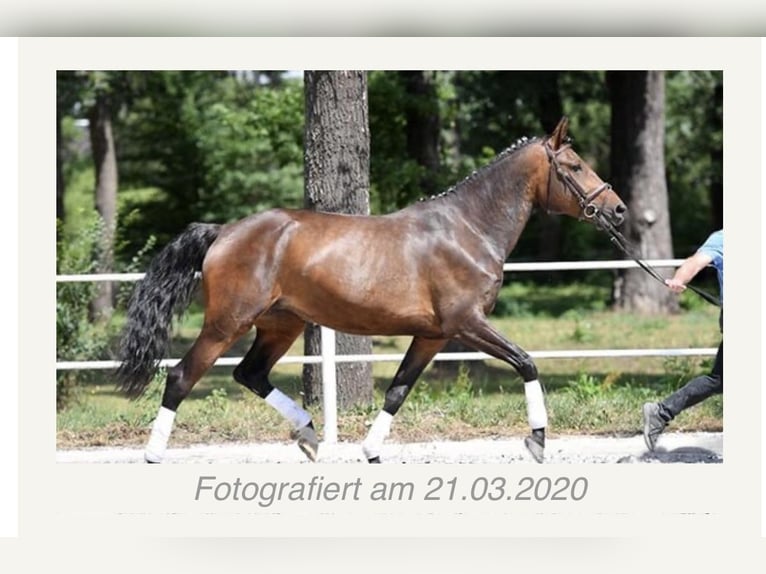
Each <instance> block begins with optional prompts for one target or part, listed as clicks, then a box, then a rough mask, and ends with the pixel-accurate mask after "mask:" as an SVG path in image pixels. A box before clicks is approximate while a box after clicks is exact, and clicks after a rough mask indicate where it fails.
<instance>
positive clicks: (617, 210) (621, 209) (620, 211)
mask: <svg viewBox="0 0 766 574" xmlns="http://www.w3.org/2000/svg"><path fill="white" fill-rule="evenodd" d="M626 211H628V208H627V207H626V205H625V204H624V203H618V204H617V207H615V208H614V212H615V213H616V214H617V215H623V214H624V213H625V212H626Z"/></svg>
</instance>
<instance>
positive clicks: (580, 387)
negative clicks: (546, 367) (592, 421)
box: [566, 373, 606, 400]
mask: <svg viewBox="0 0 766 574" xmlns="http://www.w3.org/2000/svg"><path fill="white" fill-rule="evenodd" d="M566 390H567V392H568V393H571V394H572V395H574V396H575V397H577V399H579V400H588V399H591V398H593V397H598V396H603V395H604V393H605V391H606V387H605V386H604V385H603V384H602V383H600V382H599V381H598V380H597V379H596V377H594V376H592V375H589V374H587V373H580V374H579V375H578V376H577V378H576V379H574V380H570V381H569V382H568V384H567V387H566Z"/></svg>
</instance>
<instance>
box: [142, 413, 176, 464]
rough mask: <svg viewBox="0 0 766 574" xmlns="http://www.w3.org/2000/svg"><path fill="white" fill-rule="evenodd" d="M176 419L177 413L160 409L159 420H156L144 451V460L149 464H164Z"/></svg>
mask: <svg viewBox="0 0 766 574" xmlns="http://www.w3.org/2000/svg"><path fill="white" fill-rule="evenodd" d="M175 418H176V413H175V411H171V410H170V409H166V408H165V407H160V411H159V412H158V413H157V418H156V419H154V425H153V426H152V434H151V436H150V437H149V442H148V443H147V444H146V450H145V451H144V458H145V459H146V461H147V462H162V458H163V457H164V456H165V449H167V447H168V438H170V431H172V430H173V421H175Z"/></svg>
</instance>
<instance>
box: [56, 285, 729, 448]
mask: <svg viewBox="0 0 766 574" xmlns="http://www.w3.org/2000/svg"><path fill="white" fill-rule="evenodd" d="M557 289H558V288H545V289H542V288H539V287H535V288H530V287H525V286H524V285H518V284H516V285H513V286H512V287H506V288H504V289H503V292H502V294H501V298H500V299H501V301H505V302H506V303H504V304H507V303H508V302H509V301H513V300H523V301H525V305H526V308H525V309H524V310H522V312H521V313H520V314H519V315H518V316H514V317H498V318H493V324H494V325H495V326H496V327H497V328H498V329H499V330H500V331H501V332H503V333H504V334H505V335H506V336H507V337H508V338H509V339H510V340H512V341H514V342H516V343H517V344H519V345H520V346H522V347H523V348H525V349H526V350H528V351H535V350H544V349H551V350H553V349H559V350H561V349H599V348H602V349H603V348H664V347H668V348H672V347H715V346H717V344H718V342H719V340H720V333H719V332H718V322H717V309H715V308H713V307H711V306H704V307H700V306H694V307H693V308H691V309H690V310H687V311H684V312H683V313H680V314H677V315H670V316H659V317H658V316H654V317H642V316H638V315H632V314H627V313H618V312H612V311H608V310H605V309H604V307H603V305H599V304H598V300H599V297H601V296H602V292H601V291H599V289H597V288H596V289H595V290H594V288H592V287H588V286H580V287H577V286H571V287H568V288H567V289H566V290H564V291H562V292H561V295H562V297H564V298H567V297H571V298H570V299H569V310H565V309H564V308H559V307H557V306H556V305H551V304H550V303H546V300H548V301H551V300H555V299H556V298H555V295H556V290H557ZM577 301H580V302H581V303H583V302H584V303H583V304H581V305H580V307H576V302H577ZM573 309H574V310H573ZM121 320H122V319H121V317H119V316H117V317H116V318H115V325H113V327H118V326H119V323H120V321H121ZM201 321H202V314H201V312H200V310H199V309H198V308H197V307H193V308H192V310H191V311H190V313H189V314H188V315H187V316H186V317H185V318H184V320H183V321H182V323H181V324H179V325H178V326H177V327H176V329H175V334H174V337H173V345H172V354H171V356H173V357H180V356H181V355H182V354H183V353H184V352H185V351H186V349H188V347H189V346H190V344H191V342H192V341H193V340H194V337H195V336H196V335H197V333H198V331H199V327H200V325H201ZM373 341H374V352H383V353H391V352H397V351H399V352H404V351H405V350H406V347H407V345H408V343H409V339H408V338H406V337H376V338H374V340H373ZM251 342H252V334H251V336H250V337H245V339H244V340H242V341H240V342H239V343H238V344H237V345H235V347H234V348H233V349H231V351H230V352H229V353H227V355H228V356H241V355H242V354H244V352H245V351H246V350H247V348H248V347H249V345H250V343H251ZM302 352H303V344H302V341H301V340H300V339H299V340H298V341H297V342H296V343H295V344H294V345H293V347H292V348H291V350H290V351H289V354H293V355H301V354H302ZM62 359H63V357H62ZM711 359H712V358H708V357H689V358H686V357H683V358H662V357H649V358H606V359H538V360H537V361H536V362H537V365H538V369H539V372H540V379H541V381H542V383H543V385H544V387H545V389H546V403H547V406H548V411H549V419H550V424H549V434H550V435H551V436H556V435H557V434H566V433H597V434H634V433H637V432H639V429H640V412H641V405H642V404H643V402H645V401H647V400H656V399H659V398H661V397H663V396H665V395H666V394H668V393H670V392H672V391H673V390H674V389H676V388H678V387H679V386H681V385H682V384H684V383H685V382H686V381H687V380H688V379H689V378H691V377H692V376H695V375H696V374H698V373H700V372H705V371H706V370H708V369H709V368H710V365H711ZM396 368H397V364H396V363H375V364H374V365H373V376H374V378H375V401H374V404H373V405H370V406H368V407H364V408H357V409H352V410H350V411H347V412H341V413H340V414H339V437H340V439H341V440H354V441H359V440H361V439H362V438H363V437H364V436H365V434H366V432H367V428H368V426H369V424H370V423H371V421H372V420H373V419H374V417H375V414H376V413H377V411H378V409H379V408H380V406H381V405H382V402H383V393H384V391H385V389H386V387H387V386H388V384H389V381H390V379H391V377H393V375H394V373H395V371H396ZM231 370H232V369H231V368H230V367H216V368H213V369H212V370H211V371H210V372H209V373H208V374H207V375H206V376H205V377H203V379H202V380H201V381H200V382H199V383H198V384H197V386H196V387H195V388H194V390H193V391H192V394H191V395H190V397H189V398H188V399H187V400H186V401H185V402H184V404H183V405H182V407H181V408H180V409H179V413H178V417H177V424H176V427H175V430H174V433H173V436H172V438H171V444H175V445H180V444H189V443H208V442H213V441H275V440H287V439H288V437H289V432H290V428H289V425H288V423H286V422H285V421H284V420H283V419H282V418H281V417H280V416H279V415H277V414H276V413H275V412H274V411H273V410H272V409H271V408H270V407H268V406H267V405H266V404H265V403H264V402H263V401H262V400H261V399H259V398H258V397H256V396H254V395H252V394H251V393H250V392H249V391H246V390H245V389H243V388H242V387H241V386H239V385H237V384H236V383H235V382H234V381H233V380H232V378H231ZM446 371H448V370H447V369H445V368H444V363H439V364H432V365H431V366H429V368H428V369H426V371H425V372H424V374H423V375H422V376H421V379H420V380H419V382H418V384H417V385H416V387H415V389H414V390H413V392H412V394H411V395H410V396H409V397H408V399H407V401H406V402H405V404H404V406H403V407H402V410H401V411H400V412H399V413H398V414H397V417H396V420H395V423H394V425H393V430H392V437H393V438H394V439H395V440H405V441H413V440H431V439H435V438H445V439H461V438H469V437H479V436H517V435H520V434H523V433H525V432H526V431H527V430H528V429H527V423H526V407H525V401H524V394H523V385H522V382H521V379H520V378H519V376H518V375H517V374H516V373H515V371H514V370H513V369H512V368H510V367H509V366H507V365H505V364H503V363H501V362H500V361H496V360H488V361H483V362H471V363H466V367H465V368H464V369H461V370H460V371H459V372H458V373H457V374H456V373H455V372H454V370H453V371H449V372H446ZM445 372H446V374H445ZM271 379H272V383H273V384H274V385H275V386H278V387H280V388H281V389H282V390H283V391H284V392H286V393H287V394H289V395H291V396H293V397H296V398H298V397H299V394H300V390H301V366H300V365H278V366H277V367H276V368H275V369H274V371H273V372H272V377H271ZM161 380H162V377H161V376H160V377H158V378H157V379H156V380H155V382H154V383H153V384H152V386H151V387H150V389H149V391H148V392H147V394H146V395H145V396H144V397H142V398H141V399H139V400H136V401H131V400H128V399H126V398H125V397H123V396H122V395H120V394H119V393H118V392H117V391H116V390H115V389H114V386H113V383H112V381H111V380H109V378H108V373H105V372H102V373H95V374H93V375H92V376H90V377H88V382H87V383H83V384H81V386H80V388H79V393H78V396H77V400H76V401H75V402H74V404H73V405H72V406H70V407H69V408H67V409H66V410H64V411H62V412H60V413H59V414H58V419H57V423H58V424H57V442H58V445H59V447H61V448H66V447H74V446H96V445H105V444H111V445H123V444H124V445H138V444H143V443H144V442H145V440H146V439H147V437H148V431H149V428H150V426H151V422H152V420H153V417H154V415H155V414H156V412H157V408H158V406H159V402H160V396H161V392H162V382H161ZM722 405H723V402H722V398H721V397H714V398H711V399H709V400H708V401H705V402H703V403H702V404H700V405H698V406H696V407H694V408H693V409H689V410H688V411H686V412H684V413H682V414H681V415H680V416H679V417H678V418H677V419H676V420H675V421H674V422H673V423H672V425H673V427H672V428H674V429H676V430H720V429H721V428H722V411H723V407H722ZM310 410H311V411H312V414H313V416H314V420H315V424H317V426H318V429H319V431H320V434H321V429H322V414H321V409H320V408H318V407H317V408H312V409H310Z"/></svg>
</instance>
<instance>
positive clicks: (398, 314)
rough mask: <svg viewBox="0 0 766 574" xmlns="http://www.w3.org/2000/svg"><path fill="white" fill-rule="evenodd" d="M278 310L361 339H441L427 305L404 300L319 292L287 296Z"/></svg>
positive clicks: (315, 290)
mask: <svg viewBox="0 0 766 574" xmlns="http://www.w3.org/2000/svg"><path fill="white" fill-rule="evenodd" d="M278 306H279V307H283V308H286V309H289V310H290V311H292V312H293V313H295V314H297V315H298V316H300V317H302V318H303V319H305V320H306V321H311V322H313V323H317V324H319V325H324V326H326V327H330V328H332V329H335V330H337V331H343V332H345V333H352V334H357V335H418V336H438V334H439V332H440V330H439V327H438V321H437V319H436V316H435V314H434V313H433V312H432V310H430V309H429V308H428V306H427V305H423V304H418V303H416V302H413V301H409V300H407V299H403V298H399V299H398V300H396V298H394V299H392V300H390V301H385V302H381V301H371V300H369V299H365V298H363V297H344V298H338V297H336V296H333V295H331V294H328V293H326V292H323V291H322V290H321V289H316V288H315V289H313V292H312V293H311V294H310V295H308V296H302V297H292V296H291V295H290V293H286V294H285V295H284V296H283V297H282V298H281V299H280V301H279V302H278Z"/></svg>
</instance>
